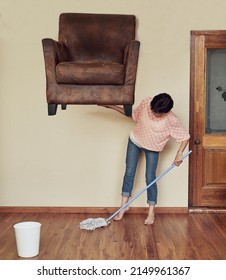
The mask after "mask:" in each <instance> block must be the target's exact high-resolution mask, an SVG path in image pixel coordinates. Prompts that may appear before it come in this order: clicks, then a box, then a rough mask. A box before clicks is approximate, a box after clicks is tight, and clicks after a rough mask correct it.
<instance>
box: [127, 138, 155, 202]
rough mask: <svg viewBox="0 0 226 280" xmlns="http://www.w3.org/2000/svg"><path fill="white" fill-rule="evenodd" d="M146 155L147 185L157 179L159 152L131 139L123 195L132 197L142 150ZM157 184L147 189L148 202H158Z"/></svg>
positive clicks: (128, 147)
mask: <svg viewBox="0 0 226 280" xmlns="http://www.w3.org/2000/svg"><path fill="white" fill-rule="evenodd" d="M142 151H143V152H144V153H145V157H146V173H145V178H146V184H147V186H148V185H149V184H150V183H151V182H152V181H153V180H155V179H156V169H157V165H158V158H159V152H154V151H149V150H146V149H144V148H140V147H138V146H137V145H135V144H134V143H133V142H132V141H131V140H130V139H129V141H128V146H127V154H126V171H125V175H124V179H123V186H122V195H123V196H125V197H130V196H131V194H132V190H133V183H134V177H135V174H136V169H137V164H138V160H139V157H140V153H141V152H142ZM157 194H158V190H157V184H156V183H155V184H153V185H152V186H151V187H150V188H148V189H147V203H148V204H152V205H155V204H156V203H157Z"/></svg>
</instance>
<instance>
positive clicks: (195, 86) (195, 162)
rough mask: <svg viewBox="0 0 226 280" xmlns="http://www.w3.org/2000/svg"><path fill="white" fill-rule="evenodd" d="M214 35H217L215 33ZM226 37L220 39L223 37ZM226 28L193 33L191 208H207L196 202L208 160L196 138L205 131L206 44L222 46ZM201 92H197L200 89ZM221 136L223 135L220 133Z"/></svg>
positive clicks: (190, 128)
mask: <svg viewBox="0 0 226 280" xmlns="http://www.w3.org/2000/svg"><path fill="white" fill-rule="evenodd" d="M210 36H211V38H216V42H217V43H214V44H213V45H211V42H210V40H208V38H210ZM214 36H215V37H214ZM221 36H223V37H224V39H223V41H222V42H221V39H220V38H222V37H221ZM225 41H226V30H210V31H208V30H204V31H191V34H190V43H191V45H190V120H189V130H190V134H191V138H190V143H189V148H190V150H192V151H193V152H192V154H191V156H190V159H189V192H188V195H189V197H188V206H189V210H190V209H195V208H199V209H200V208H205V207H202V206H199V205H197V204H198V203H197V202H198V201H199V198H200V197H199V196H200V195H201V194H200V193H199V191H198V190H199V187H198V186H200V184H202V180H203V178H202V176H201V175H200V174H198V172H197V168H198V167H199V168H201V171H202V166H203V165H204V164H205V161H204V159H203V157H202V153H200V152H199V153H198V145H199V144H197V142H196V144H195V141H199V140H200V139H202V136H203V134H204V131H205V124H204V120H205V106H203V104H204V103H205V96H204V92H206V76H205V74H206V71H205V70H206V69H205V67H206V49H207V47H206V44H207V45H208V48H209V47H210V48H211V47H213V48H218V47H219V48H220V47H221V46H220V45H221V43H224V44H225ZM199 92H200V93H201V94H198V93H199ZM200 116H203V120H202V121H200ZM219 137H220V136H219ZM224 141H225V140H224ZM201 174H202V172H201Z"/></svg>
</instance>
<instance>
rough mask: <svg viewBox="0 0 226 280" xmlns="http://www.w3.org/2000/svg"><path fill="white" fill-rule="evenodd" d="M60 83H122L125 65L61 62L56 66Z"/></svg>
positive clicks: (57, 78)
mask: <svg viewBox="0 0 226 280" xmlns="http://www.w3.org/2000/svg"><path fill="white" fill-rule="evenodd" d="M56 80H57V83H59V84H90V85H98V84H99V85H109V84H111V85H122V84H124V81H125V69H124V66H123V65H122V64H120V63H116V62H100V61H96V62H95V61H94V62H75V61H70V62H61V63H59V64H57V66H56Z"/></svg>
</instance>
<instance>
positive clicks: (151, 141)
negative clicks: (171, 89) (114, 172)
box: [105, 93, 190, 225]
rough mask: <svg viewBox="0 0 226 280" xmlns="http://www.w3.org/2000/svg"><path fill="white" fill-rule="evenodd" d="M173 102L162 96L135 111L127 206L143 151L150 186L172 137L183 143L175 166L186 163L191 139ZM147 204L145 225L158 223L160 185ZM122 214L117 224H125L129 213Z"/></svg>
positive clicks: (124, 198) (125, 192)
mask: <svg viewBox="0 0 226 280" xmlns="http://www.w3.org/2000/svg"><path fill="white" fill-rule="evenodd" d="M173 103H174V102H173V100H172V98H171V96H170V95H169V94H167V93H160V94H158V95H156V96H155V97H154V98H153V99H152V98H151V97H146V98H145V99H144V100H143V101H142V102H141V104H140V105H139V106H138V107H137V108H136V109H135V110H134V111H133V113H132V118H133V119H134V121H135V122H136V125H135V127H134V128H133V130H132V131H131V132H130V137H129V140H128V146H127V154H126V171H125V175H124V179H123V186H122V193H121V194H122V202H121V206H123V205H125V204H126V203H127V202H128V201H129V198H130V197H131V194H132V189H133V183H134V177H135V173H136V168H137V164H138V160H139V156H140V153H141V152H142V151H143V152H144V153H145V157H146V173H145V177H146V184H147V185H149V184H150V183H151V182H152V181H153V180H155V178H156V169H157V164H158V158H159V152H161V151H162V150H163V149H164V147H165V145H166V143H167V142H168V140H169V139H170V138H171V137H172V138H174V139H175V140H176V141H177V142H179V143H180V145H179V148H178V151H177V153H176V156H175V159H174V163H175V164H176V165H177V166H179V165H180V164H181V163H182V161H183V151H184V149H185V148H186V146H187V145H188V142H189V138H190V135H189V133H188V132H187V131H186V130H185V129H184V127H183V126H182V124H181V123H180V121H179V120H178V118H177V117H176V115H175V114H174V113H173V112H172V111H171V109H172V108H173ZM105 107H107V108H111V109H114V110H116V111H117V112H119V113H122V114H124V109H123V108H122V107H119V106H117V105H108V106H105ZM147 203H148V204H149V210H148V216H147V218H146V219H145V221H144V224H145V225H151V224H153V223H154V207H155V205H156V203H157V184H156V183H155V184H153V185H152V186H151V187H150V188H149V189H148V190H147ZM128 209H129V207H127V208H126V209H125V210H122V211H121V212H120V213H119V214H118V215H116V216H115V218H114V220H121V219H122V217H123V215H124V213H125V211H127V210H128Z"/></svg>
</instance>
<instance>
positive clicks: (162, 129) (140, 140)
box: [131, 97, 190, 152]
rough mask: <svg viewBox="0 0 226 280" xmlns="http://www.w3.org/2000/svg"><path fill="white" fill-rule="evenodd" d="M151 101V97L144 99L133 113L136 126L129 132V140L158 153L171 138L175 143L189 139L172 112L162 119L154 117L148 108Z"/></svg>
mask: <svg viewBox="0 0 226 280" xmlns="http://www.w3.org/2000/svg"><path fill="white" fill-rule="evenodd" d="M151 100H152V98H151V97H146V98H145V99H144V100H143V101H142V102H141V104H140V105H139V106H138V107H137V108H136V109H135V110H134V111H133V115H132V117H133V119H134V120H135V121H136V125H135V127H134V129H133V130H132V131H131V136H132V137H131V138H132V139H131V140H132V141H133V140H134V141H135V143H137V144H138V145H139V146H141V147H143V148H145V149H147V150H151V151H156V152H160V151H162V150H163V148H164V146H165V145H166V143H167V142H168V140H169V139H170V138H171V137H172V138H174V139H175V140H176V141H177V142H181V141H184V140H187V139H189V138H190V135H189V133H188V132H187V131H186V130H185V128H184V127H183V126H182V124H181V123H180V121H179V120H178V118H177V117H176V115H175V114H174V113H173V112H172V111H170V112H169V113H168V114H166V115H165V116H163V117H156V116H155V115H154V113H153V112H152V110H151V108H150V102H151Z"/></svg>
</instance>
